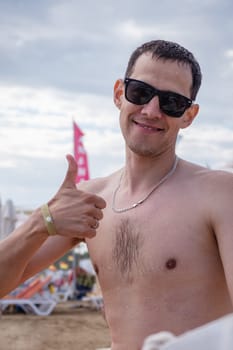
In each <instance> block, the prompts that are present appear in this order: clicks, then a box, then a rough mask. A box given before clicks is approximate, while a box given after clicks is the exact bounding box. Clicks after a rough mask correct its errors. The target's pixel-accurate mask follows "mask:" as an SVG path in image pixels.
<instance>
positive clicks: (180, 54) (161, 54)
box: [125, 40, 202, 100]
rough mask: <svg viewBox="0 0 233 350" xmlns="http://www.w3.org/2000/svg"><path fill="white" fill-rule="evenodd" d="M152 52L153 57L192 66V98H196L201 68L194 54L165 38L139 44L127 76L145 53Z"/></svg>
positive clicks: (128, 67)
mask: <svg viewBox="0 0 233 350" xmlns="http://www.w3.org/2000/svg"><path fill="white" fill-rule="evenodd" d="M146 52H151V53H152V58H157V59H163V60H172V61H177V62H180V63H184V64H187V65H189V66H190V68H191V71H192V78H193V81H192V86H191V99H192V100H195V98H196V96H197V93H198V90H199V88H200V86H201V79H202V74H201V68H200V65H199V63H198V62H197V60H196V59H195V57H194V55H193V54H192V53H191V52H190V51H188V50H187V49H185V48H184V47H182V46H180V45H179V44H177V43H174V42H171V41H165V40H152V41H149V42H147V43H144V44H142V45H141V46H139V47H138V48H137V49H136V50H135V51H134V52H133V53H132V55H131V56H130V59H129V62H128V66H127V69H126V72H125V78H127V77H130V75H131V74H132V73H133V68H134V66H135V63H136V61H137V59H138V58H139V57H140V56H141V55H142V54H144V53H146Z"/></svg>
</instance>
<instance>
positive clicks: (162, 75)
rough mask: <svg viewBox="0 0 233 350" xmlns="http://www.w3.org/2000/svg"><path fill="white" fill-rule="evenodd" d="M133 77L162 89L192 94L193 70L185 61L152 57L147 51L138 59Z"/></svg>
mask: <svg viewBox="0 0 233 350" xmlns="http://www.w3.org/2000/svg"><path fill="white" fill-rule="evenodd" d="M131 78H134V79H138V80H142V81H145V82H146V83H148V84H150V85H152V86H155V87H157V88H158V89H161V90H170V91H174V92H177V93H181V94H184V95H186V96H190V92H191V85H192V72H191V68H190V66H189V65H187V64H184V63H180V62H177V61H172V60H163V59H157V58H156V57H155V58H152V55H151V53H145V54H143V55H141V56H140V57H139V58H138V59H137V61H136V63H135V65H134V69H133V72H132V74H131Z"/></svg>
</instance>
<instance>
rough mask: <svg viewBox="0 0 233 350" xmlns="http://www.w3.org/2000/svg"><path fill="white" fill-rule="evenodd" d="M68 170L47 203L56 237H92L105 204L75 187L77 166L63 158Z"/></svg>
mask: <svg viewBox="0 0 233 350" xmlns="http://www.w3.org/2000/svg"><path fill="white" fill-rule="evenodd" d="M66 158H67V160H68V169H67V173H66V176H65V179H64V181H63V183H62V185H61V187H60V189H59V190H58V192H57V194H56V195H55V196H54V197H53V198H52V199H51V200H50V201H49V202H48V205H49V209H50V212H51V215H52V217H53V220H54V224H55V227H56V232H57V234H58V235H62V236H66V237H76V238H80V239H85V238H91V237H94V236H95V235H96V230H97V228H98V227H99V221H100V220H101V219H102V218H103V209H104V208H105V207H106V202H105V201H104V199H103V198H101V197H99V196H97V195H95V194H92V193H88V192H84V191H80V190H78V189H77V188H76V183H75V179H76V176H77V171H78V168H77V164H76V161H75V159H74V158H73V156H71V155H67V157H66Z"/></svg>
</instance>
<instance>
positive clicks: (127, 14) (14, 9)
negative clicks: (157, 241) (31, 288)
mask: <svg viewBox="0 0 233 350" xmlns="http://www.w3.org/2000/svg"><path fill="white" fill-rule="evenodd" d="M232 14H233V2H232V0H221V1H219V0H201V1H200V0H197V1H193V0H176V1H171V0H163V1H161V0H159V1H158V0H143V1H135V0H118V1H115V0H99V1H95V0H92V1H91V0H86V1H81V0H38V1H31V0H8V1H3V0H0V195H1V198H2V201H5V200H6V199H8V198H10V199H12V200H13V201H14V203H15V205H16V206H17V207H22V208H24V209H25V208H29V209H33V208H35V207H37V206H39V205H40V204H42V203H43V202H45V201H47V200H48V199H49V198H50V197H51V196H52V195H53V194H54V193H55V192H56V190H57V188H58V186H59V184H60V183H61V182H62V180H63V176H64V174H65V172H66V160H65V155H66V154H67V153H72V152H73V144H72V138H73V131H72V120H75V121H76V122H77V124H78V125H79V126H80V128H81V129H82V130H83V132H84V133H85V137H84V139H83V142H84V145H85V148H86V150H87V152H88V156H89V167H90V175H91V177H99V176H102V175H107V174H108V173H109V172H112V171H113V170H115V169H117V168H118V167H120V166H122V164H123V162H124V146H123V140H122V137H121V134H120V131H119V126H118V111H117V110H116V108H115V107H114V105H113V102H112V87H113V84H114V82H115V80H116V79H117V78H119V77H122V76H123V74H124V70H125V67H126V64H127V61H128V57H129V55H130V54H131V52H132V50H134V49H135V47H136V46H138V45H140V44H141V43H142V42H144V41H147V40H151V39H167V40H172V41H176V42H178V43H180V44H181V45H184V46H186V47H187V48H188V49H190V50H191V51H192V52H193V53H194V54H195V56H196V58H197V59H198V60H199V62H200V65H201V67H202V71H203V84H202V87H201V90H200V93H199V96H198V99H197V102H198V103H200V105H201V109H200V113H199V117H198V118H197V120H195V122H194V124H193V125H192V126H191V127H190V128H189V129H186V130H185V131H183V132H182V138H181V141H180V142H179V144H178V147H177V154H178V155H179V156H180V157H183V158H186V159H188V160H190V161H193V162H196V163H199V164H201V165H207V166H210V167H212V168H216V169H217V168H223V167H228V166H230V165H231V164H232V163H233V39H232V38H233V20H232Z"/></svg>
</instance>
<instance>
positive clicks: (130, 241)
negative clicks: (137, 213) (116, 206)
mask: <svg viewBox="0 0 233 350" xmlns="http://www.w3.org/2000/svg"><path fill="white" fill-rule="evenodd" d="M142 244H143V238H142V236H141V235H140V233H139V232H138V231H137V229H136V228H135V226H134V225H132V223H131V222H130V220H129V219H124V220H122V221H121V222H120V224H119V225H118V226H117V228H116V232H115V241H114V244H113V252H112V256H113V261H114V263H115V265H116V266H117V268H118V270H119V271H120V272H121V274H122V276H125V277H129V275H130V274H131V273H132V272H133V267H134V266H136V267H137V266H139V260H140V252H141V251H142Z"/></svg>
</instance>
